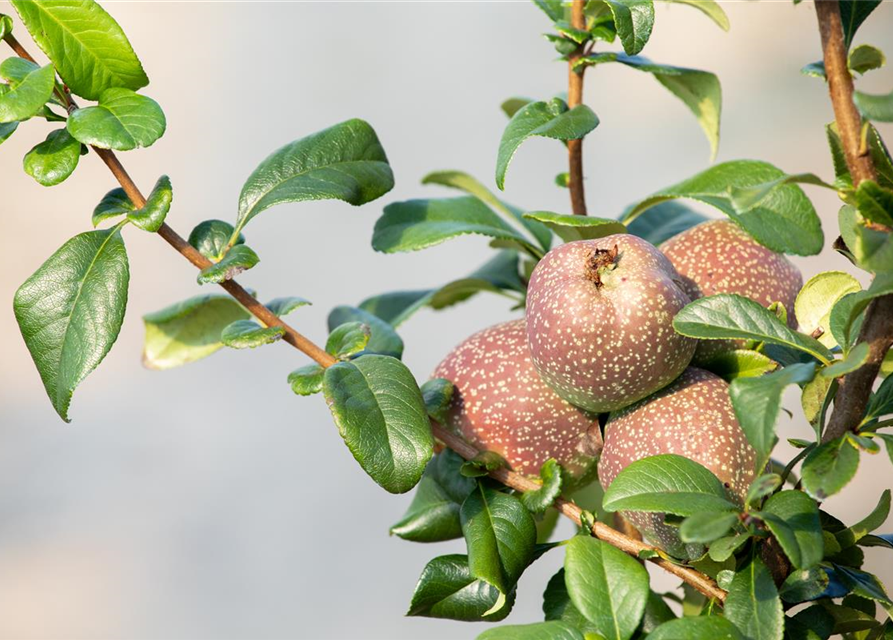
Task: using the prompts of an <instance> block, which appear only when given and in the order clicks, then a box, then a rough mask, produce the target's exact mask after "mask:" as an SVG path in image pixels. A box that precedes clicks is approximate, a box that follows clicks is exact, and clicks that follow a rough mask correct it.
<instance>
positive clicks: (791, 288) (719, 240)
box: [660, 220, 803, 364]
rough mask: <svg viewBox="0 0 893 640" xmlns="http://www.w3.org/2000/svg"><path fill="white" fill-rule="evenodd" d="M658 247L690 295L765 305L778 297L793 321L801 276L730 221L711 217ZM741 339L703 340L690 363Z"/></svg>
mask: <svg viewBox="0 0 893 640" xmlns="http://www.w3.org/2000/svg"><path fill="white" fill-rule="evenodd" d="M660 250H661V251H662V252H663V254H664V255H665V256H667V258H668V259H669V260H670V262H672V263H673V266H674V267H676V271H678V272H679V275H680V276H682V286H683V288H684V289H685V292H686V293H687V294H688V295H689V297H690V298H691V299H692V300H697V299H698V298H703V297H705V296H713V295H716V294H717V293H737V294H738V295H741V296H745V297H747V298H750V299H751V300H754V301H756V302H759V303H760V304H761V305H763V306H766V307H768V306H769V305H770V304H772V303H773V302H776V301H778V302H781V303H782V304H783V305H784V307H785V309H786V310H787V312H788V324H789V325H790V326H791V327H796V326H797V320H796V318H795V317H794V301H795V300H796V299H797V293H798V292H799V291H800V288H801V287H802V286H803V276H802V275H801V274H800V271H799V269H797V267H795V266H794V265H793V264H791V262H790V260H788V259H787V258H785V257H784V256H783V255H781V254H780V253H775V252H774V251H772V250H770V249H767V248H766V247H764V246H763V245H761V244H759V243H758V242H757V241H756V240H754V239H753V238H752V237H750V235H749V234H748V233H747V232H746V231H744V230H743V229H742V228H741V227H739V226H738V225H737V224H735V223H734V222H732V221H731V220H712V221H710V222H703V223H701V224H699V225H696V226H694V227H692V228H691V229H687V230H685V231H683V232H682V233H680V234H679V235H677V236H674V237H672V238H670V239H669V240H667V241H666V242H664V243H663V244H662V245H661V247H660ZM743 344H744V341H742V340H704V341H702V342H701V343H700V344H699V345H698V351H697V353H696V354H695V359H694V362H695V363H696V364H697V363H705V362H707V361H709V360H710V358H712V357H713V356H715V355H716V354H717V353H719V352H720V351H727V350H729V349H735V348H740V347H741V346H743Z"/></svg>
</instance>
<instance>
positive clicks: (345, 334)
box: [326, 322, 372, 359]
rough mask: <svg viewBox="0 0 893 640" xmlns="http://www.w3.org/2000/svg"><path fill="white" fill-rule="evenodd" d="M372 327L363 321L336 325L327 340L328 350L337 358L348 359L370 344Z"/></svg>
mask: <svg viewBox="0 0 893 640" xmlns="http://www.w3.org/2000/svg"><path fill="white" fill-rule="evenodd" d="M371 336H372V329H370V328H369V325H368V324H363V323H362V322H345V323H344V324H342V325H339V326H337V327H335V328H334V329H333V330H332V332H331V333H330V334H329V339H328V340H327V341H326V351H327V352H329V353H330V354H332V355H333V356H335V357H336V358H341V359H347V358H349V357H350V356H352V355H354V354H357V353H359V352H360V351H362V350H363V349H365V348H366V345H367V344H369V338H370V337H371Z"/></svg>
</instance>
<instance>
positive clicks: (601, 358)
mask: <svg viewBox="0 0 893 640" xmlns="http://www.w3.org/2000/svg"><path fill="white" fill-rule="evenodd" d="M615 246H616V247H617V248H618V250H619V254H618V256H617V258H616V260H615V262H614V268H613V269H610V268H609V269H602V270H601V275H600V280H601V286H598V285H597V283H596V282H595V281H594V280H593V275H592V274H593V269H592V267H591V260H592V258H593V255H594V254H595V252H596V251H597V250H601V251H605V250H611V249H613V247H615ZM678 279H679V276H678V274H677V273H676V271H675V269H673V266H672V265H671V264H670V263H669V261H668V260H667V259H666V258H665V257H664V256H663V254H661V253H660V251H658V250H657V249H655V248H654V247H653V246H652V245H651V244H649V243H648V242H646V241H645V240H642V239H641V238H637V237H636V236H631V235H628V234H618V235H613V236H607V237H604V238H599V239H597V240H580V241H577V242H569V243H567V244H564V245H561V246H559V247H556V248H555V249H552V251H550V252H549V253H548V254H546V257H545V258H543V259H542V260H541V261H540V262H539V264H538V265H537V266H536V269H534V271H533V274H532V276H531V278H530V286H529V288H528V292H527V338H528V342H529V343H530V351H531V354H532V356H533V363H534V365H535V366H536V368H537V371H539V372H540V375H541V376H542V377H543V380H545V381H546V382H547V383H548V384H549V386H551V387H552V388H553V389H555V391H556V392H557V393H558V395H560V396H561V397H562V398H564V399H565V400H567V401H568V402H571V403H573V404H575V405H577V406H579V407H583V408H584V409H587V410H589V411H594V412H598V413H602V412H606V411H613V410H615V409H621V408H623V407H625V406H627V405H630V404H632V403H633V402H635V401H637V400H640V399H642V398H644V397H646V396H648V395H650V394H652V393H654V392H655V391H657V390H658V389H660V388H662V387H664V386H665V385H667V384H669V383H670V382H671V381H672V380H673V379H674V378H676V376H678V375H679V374H680V373H682V371H683V370H684V369H685V367H686V366H688V363H689V361H690V360H691V358H692V355H693V354H694V351H695V346H696V342H695V341H694V340H691V339H690V338H685V337H683V336H680V335H679V334H677V333H676V332H675V331H674V330H673V316H675V315H676V313H677V312H678V311H679V310H680V309H682V307H684V306H685V305H686V304H688V303H689V302H690V300H689V297H688V296H687V295H686V294H685V292H684V291H683V290H682V289H681V288H680V284H679V282H678Z"/></svg>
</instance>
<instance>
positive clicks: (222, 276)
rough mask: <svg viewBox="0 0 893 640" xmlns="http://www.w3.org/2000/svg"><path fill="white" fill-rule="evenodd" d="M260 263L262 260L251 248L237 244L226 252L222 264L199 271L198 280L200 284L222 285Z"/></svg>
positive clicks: (215, 264)
mask: <svg viewBox="0 0 893 640" xmlns="http://www.w3.org/2000/svg"><path fill="white" fill-rule="evenodd" d="M258 262H260V258H258V257H257V254H256V253H254V251H253V250H252V249H251V247H249V246H248V245H244V244H237V245H236V246H234V247H233V248H232V249H230V250H229V251H227V252H226V255H224V256H223V258H222V259H221V260H220V262H216V263H214V264H212V265H211V266H209V267H205V268H204V269H202V270H201V271H199V273H198V276H197V278H196V280H197V281H198V283H199V284H210V283H214V284H220V283H221V282H224V281H226V280H232V279H233V278H235V277H236V276H237V275H239V274H240V273H242V272H243V271H247V270H248V269H251V268H252V267H254V266H255V265H257V263H258Z"/></svg>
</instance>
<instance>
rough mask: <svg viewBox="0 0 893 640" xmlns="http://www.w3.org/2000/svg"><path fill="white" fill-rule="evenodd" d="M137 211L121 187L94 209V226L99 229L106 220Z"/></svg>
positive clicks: (105, 197) (103, 198)
mask: <svg viewBox="0 0 893 640" xmlns="http://www.w3.org/2000/svg"><path fill="white" fill-rule="evenodd" d="M78 144H80V143H78ZM135 209H136V207H135V206H134V205H133V203H132V202H131V201H130V198H128V197H127V194H126V193H125V192H124V189H121V188H120V187H117V188H115V189H112V190H111V191H109V192H108V193H107V194H105V195H104V196H103V197H102V200H100V201H99V204H98V205H96V208H95V209H93V218H92V222H93V226H94V227H98V226H99V225H100V224H102V223H103V222H105V221H106V220H111V219H112V218H116V217H118V216H123V215H127V214H128V213H130V212H131V211H134V210H135Z"/></svg>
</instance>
